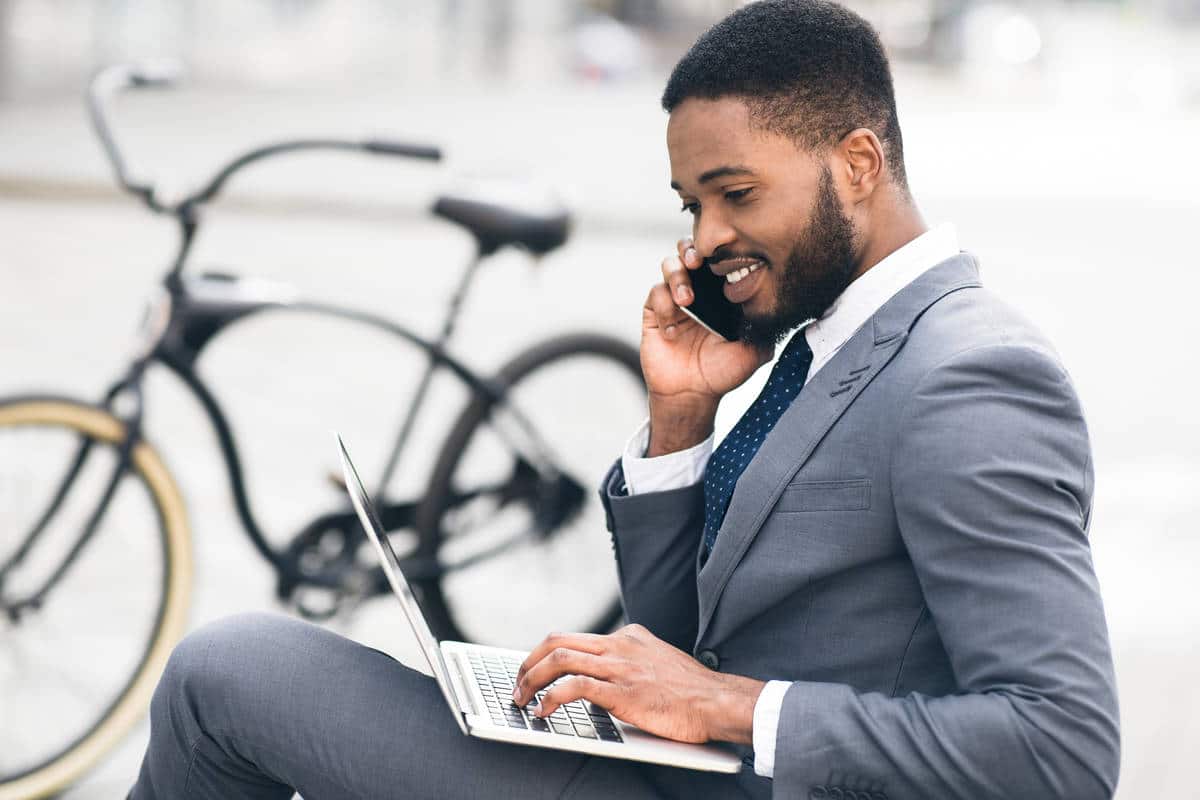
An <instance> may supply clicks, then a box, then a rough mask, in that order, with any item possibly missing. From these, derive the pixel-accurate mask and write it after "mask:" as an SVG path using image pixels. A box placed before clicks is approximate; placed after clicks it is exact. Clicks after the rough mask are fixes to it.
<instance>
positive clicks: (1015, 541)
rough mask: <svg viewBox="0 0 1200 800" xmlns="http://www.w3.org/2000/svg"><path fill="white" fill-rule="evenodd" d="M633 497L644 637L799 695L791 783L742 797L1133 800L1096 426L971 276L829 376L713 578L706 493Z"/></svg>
mask: <svg viewBox="0 0 1200 800" xmlns="http://www.w3.org/2000/svg"><path fill="white" fill-rule="evenodd" d="M621 485H622V476H621V474H620V462H619V461H618V462H617V464H616V465H615V466H614V468H613V470H612V471H611V472H610V473H609V474H608V476H607V477H606V479H605V482H604V486H603V487H602V489H601V496H602V498H603V502H604V503H605V507H606V509H607V510H608V521H609V528H610V530H611V532H612V534H613V544H614V550H615V553H616V558H617V565H618V571H619V574H620V579H621V585H622V594H623V598H624V603H625V609H626V613H627V615H628V618H629V620H630V621H634V622H639V623H641V624H643V625H645V626H646V627H648V628H649V629H650V630H651V631H653V632H654V633H655V634H656V635H658V636H660V637H661V638H663V639H666V640H667V641H669V642H671V643H673V644H675V645H676V646H678V647H681V648H683V649H685V650H688V651H690V652H692V653H693V654H695V655H696V657H697V658H699V659H700V660H701V661H702V662H704V663H705V664H707V665H708V666H710V667H712V668H715V669H721V670H724V671H728V672H731V673H736V674H740V675H748V676H752V677H755V678H759V679H762V680H771V679H780V680H788V681H792V682H793V683H792V686H791V688H790V689H789V690H788V693H787V696H786V698H785V700H784V703H783V709H782V714H781V717H780V721H779V728H778V735H777V738H776V752H775V776H774V780H773V781H768V780H766V779H763V778H759V777H757V776H755V775H754V774H753V772H752V770H750V769H746V770H743V772H742V774H741V776H740V778H739V781H740V785H741V788H742V789H743V790H745V791H746V792H747V793H749V794H750V795H751V796H766V795H769V794H771V793H772V792H773V794H774V796H776V797H812V798H821V797H828V798H835V797H846V798H850V797H853V798H856V800H857V798H871V800H881V798H887V799H888V800H902V799H904V800H907V799H908V798H914V799H915V798H967V799H969V800H982V798H998V797H1004V798H1022V799H1023V800H1033V798H1102V797H1110V796H1111V795H1112V793H1113V791H1114V787H1115V784H1116V780H1117V770H1118V761H1119V737H1118V721H1117V697H1116V688H1115V682H1114V676H1113V669H1112V660H1111V654H1110V651H1109V643H1108V633H1107V629H1106V625H1105V620H1104V611H1103V607H1102V605H1101V601H1100V592H1099V588H1098V586H1097V582H1096V576H1095V572H1094V570H1093V568H1092V560H1091V552H1090V549H1089V546H1088V540H1087V528H1088V518H1089V514H1090V511H1091V506H1092V488H1093V486H1092V461H1091V451H1090V446H1089V443H1088V435H1087V429H1086V426H1085V423H1084V419H1083V414H1082V411H1081V409H1080V405H1079V400H1078V399H1077V397H1076V394H1075V391H1074V388H1073V387H1072V385H1071V382H1070V379H1069V378H1068V376H1067V374H1066V372H1065V371H1064V369H1063V367H1062V365H1061V363H1060V361H1059V359H1058V357H1057V355H1056V354H1055V352H1054V351H1053V349H1052V348H1051V347H1050V345H1049V344H1048V343H1047V342H1046V341H1045V340H1044V339H1043V338H1042V337H1041V335H1039V334H1038V333H1037V331H1035V330H1034V328H1033V327H1032V326H1031V325H1030V324H1029V323H1028V322H1027V321H1025V320H1024V319H1023V318H1022V317H1020V316H1019V315H1017V314H1016V313H1015V312H1013V311H1012V310H1011V309H1009V308H1008V307H1007V306H1005V305H1003V304H1002V303H1001V302H1000V301H999V300H998V299H997V298H996V297H995V296H994V295H992V294H991V293H989V292H988V291H987V290H985V289H984V288H982V286H981V284H980V281H979V272H978V266H977V264H976V262H975V260H974V259H973V258H972V257H971V256H970V255H967V254H965V253H963V254H960V255H959V256H957V257H955V258H952V259H949V260H947V261H945V262H943V263H941V264H939V265H937V266H935V267H934V268H932V269H931V270H929V271H928V272H926V273H925V274H924V275H922V276H921V277H920V278H918V279H917V280H916V281H914V282H913V283H911V284H909V285H908V286H907V287H905V288H904V289H903V290H901V291H900V292H899V293H898V294H897V295H895V296H894V297H893V298H892V299H891V300H889V301H888V302H887V303H886V304H885V305H884V306H883V307H882V308H881V309H880V310H879V311H878V312H876V313H875V315H874V316H873V317H872V318H871V319H870V320H868V321H867V323H866V324H865V325H864V326H863V327H862V328H861V329H860V330H859V331H858V332H857V333H855V335H854V336H853V337H852V338H851V339H850V341H849V342H847V343H846V344H845V345H844V346H843V347H842V349H841V350H840V351H839V352H838V353H837V355H835V356H834V357H833V359H832V360H831V361H829V362H828V363H827V364H826V365H825V366H824V367H823V368H822V369H821V370H820V372H818V373H817V374H816V375H814V376H813V377H812V379H811V381H810V382H809V383H808V384H807V385H806V386H805V387H804V390H803V391H801V393H800V395H799V396H798V397H797V399H796V400H795V402H793V403H792V405H791V407H790V408H789V409H788V410H787V411H786V412H785V413H784V415H783V417H782V418H781V419H780V420H779V422H778V424H777V425H776V427H775V429H774V430H773V431H772V432H771V434H770V435H769V436H768V437H767V439H766V441H765V442H764V443H763V445H762V448H761V449H760V450H759V452H758V454H757V455H756V456H755V458H754V460H753V461H752V462H751V463H750V465H749V467H747V469H746V471H745V472H744V473H743V475H742V477H741V479H740V480H739V481H738V484H737V487H736V490H735V491H734V494H733V498H732V500H731V501H730V505H729V510H728V513H727V514H726V516H725V520H724V523H723V525H722V526H721V530H720V533H719V534H718V536H717V540H716V545H715V547H714V549H713V552H712V555H711V557H710V558H709V559H708V560H707V562H705V563H703V565H701V562H700V561H699V559H698V549H699V548H698V545H699V542H700V540H701V529H702V527H703V488H702V484H696V485H693V486H689V487H686V488H682V489H677V490H673V491H666V492H654V493H649V494H643V495H635V496H622V493H621V491H620V488H621ZM746 756H747V763H751V762H750V759H751V758H752V754H751V753H749V751H748V750H747V752H746ZM838 789H840V790H841V791H840V793H839V792H838V791H837V790H838ZM850 790H855V791H856V792H857V793H856V794H852V793H850Z"/></svg>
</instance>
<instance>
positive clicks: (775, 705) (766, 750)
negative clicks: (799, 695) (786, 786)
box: [752, 681, 792, 778]
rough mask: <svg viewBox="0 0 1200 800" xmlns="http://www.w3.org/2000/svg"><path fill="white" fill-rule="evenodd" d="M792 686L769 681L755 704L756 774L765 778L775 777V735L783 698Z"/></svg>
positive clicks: (777, 729)
mask: <svg viewBox="0 0 1200 800" xmlns="http://www.w3.org/2000/svg"><path fill="white" fill-rule="evenodd" d="M791 686H792V684H790V683H789V682H787V681H767V685H766V686H764V687H763V690H762V691H761V692H759V694H758V700H757V701H756V702H755V703H754V723H753V724H754V730H753V732H752V738H753V740H754V774H755V775H761V776H762V777H764V778H771V777H774V775H775V734H776V733H778V731H779V712H780V711H782V710H783V696H784V695H786V694H787V691H788V689H790V688H791Z"/></svg>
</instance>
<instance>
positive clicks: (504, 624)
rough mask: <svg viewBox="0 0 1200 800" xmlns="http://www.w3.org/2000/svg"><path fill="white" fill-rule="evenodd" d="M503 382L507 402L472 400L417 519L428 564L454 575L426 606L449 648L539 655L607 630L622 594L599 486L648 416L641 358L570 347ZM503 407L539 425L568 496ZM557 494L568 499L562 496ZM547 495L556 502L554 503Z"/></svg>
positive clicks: (595, 340) (611, 346) (556, 343)
mask: <svg viewBox="0 0 1200 800" xmlns="http://www.w3.org/2000/svg"><path fill="white" fill-rule="evenodd" d="M497 380H498V382H499V383H500V384H502V385H505V386H507V391H506V393H505V398H504V402H503V403H502V404H499V405H498V404H497V403H495V402H494V401H492V400H490V399H489V398H487V397H482V396H477V397H475V398H474V399H473V401H472V402H471V403H470V405H469V406H468V407H467V409H466V411H465V412H464V413H463V415H462V416H461V417H460V418H459V420H458V422H457V424H456V425H455V427H454V428H453V430H452V432H451V434H450V436H449V438H448V439H447V440H446V443H445V445H444V446H443V448H442V452H441V454H440V456H439V457H438V460H437V462H436V465H435V467H434V470H433V475H432V478H431V480H430V484H429V489H428V491H427V492H426V495H425V498H424V500H423V501H422V505H421V507H420V509H419V510H418V517H417V519H418V530H419V532H420V536H421V542H420V545H419V547H420V548H421V551H422V552H421V555H423V556H426V557H433V556H434V555H436V558H437V560H438V562H439V563H440V564H441V565H442V566H443V567H444V568H446V569H447V570H448V571H447V572H446V573H445V574H444V575H443V577H442V579H441V580H440V581H433V580H431V581H423V582H419V583H420V585H419V587H418V590H419V592H420V598H421V604H422V607H423V609H424V610H425V613H426V615H427V616H428V618H429V619H430V622H431V625H432V626H433V627H434V628H435V630H436V632H437V633H438V634H439V635H440V636H441V637H442V638H450V639H460V640H465V641H475V642H488V643H495V644H504V645H505V646H508V647H520V646H526V647H531V646H533V645H534V644H536V643H537V642H538V641H539V640H540V639H541V638H542V637H543V636H545V634H547V633H548V632H550V631H551V630H564V631H566V630H574V631H607V630H611V629H612V628H613V627H614V626H615V625H616V624H617V623H618V622H619V620H620V617H621V606H620V599H619V598H620V595H619V589H618V584H617V576H616V565H615V563H614V561H613V554H612V546H611V542H610V539H609V534H608V532H607V531H606V530H605V525H604V510H603V507H602V506H601V504H600V499H599V495H598V493H597V487H598V486H599V484H600V479H601V477H602V476H603V474H604V472H605V471H606V470H607V469H608V467H609V466H610V465H611V464H612V462H613V460H614V459H615V458H616V457H617V455H618V454H619V453H620V451H621V448H622V447H623V446H624V444H625V442H626V440H627V439H628V438H629V436H630V434H631V433H632V432H633V431H634V429H635V428H636V427H637V425H638V424H639V423H640V422H641V421H642V420H643V419H644V418H645V415H646V388H645V382H644V380H643V378H642V370H641V362H640V359H639V356H638V351H637V350H636V349H635V348H633V347H630V346H629V345H627V344H625V343H624V342H621V341H619V340H616V339H612V338H609V337H606V336H598V335H591V334H576V335H571V336H564V337H561V338H557V339H554V340H551V341H549V342H546V343H544V344H541V345H538V346H535V347H533V348H531V349H530V350H528V351H526V352H525V353H523V354H521V355H520V356H518V357H517V358H515V359H514V360H513V361H511V362H510V363H509V364H507V365H506V366H504V367H503V368H502V369H501V370H500V372H499V374H498V376H497ZM505 407H509V408H515V409H516V410H517V411H519V413H520V414H521V415H522V416H523V417H524V418H525V419H526V420H528V421H529V422H530V423H532V426H533V427H534V428H535V429H536V435H537V438H538V440H539V441H540V442H541V445H542V446H544V447H545V448H546V449H547V450H548V451H549V453H550V454H552V456H553V459H554V463H555V466H556V467H557V468H558V469H559V470H560V471H561V472H562V481H561V482H560V484H553V483H552V484H550V485H549V486H547V485H546V484H545V483H544V482H539V480H538V476H537V475H536V474H533V472H532V469H533V467H532V465H531V464H529V463H528V462H527V461H526V460H525V459H523V458H522V457H521V455H520V454H519V453H518V452H516V450H515V449H514V447H513V446H512V438H513V437H512V436H511V435H509V436H506V435H504V429H505V427H506V426H504V425H503V424H502V423H503V419H502V418H503V417H505ZM563 484H566V485H569V487H570V488H569V489H568V490H567V491H566V492H565V493H564V492H556V491H554V489H555V486H556V485H563ZM547 489H550V490H551V491H550V492H549V494H551V495H554V494H557V495H558V496H557V497H556V498H551V499H547V491H546V490H547ZM564 496H565V500H564ZM564 502H565V504H566V505H567V506H569V508H559V509H558V510H557V511H556V510H554V509H547V508H546V505H547V504H549V503H557V504H558V505H559V506H562V505H563V504H564ZM547 511H549V513H550V514H551V516H552V519H551V520H550V521H549V522H548V523H547V522H546V518H545V514H546V513H547ZM559 511H566V512H567V513H565V514H562V515H561V516H557V517H556V516H554V515H555V514H556V513H558V512H559ZM539 526H540V527H539ZM531 529H532V530H535V532H534V533H533V534H530V535H522V532H527V531H530V530H531Z"/></svg>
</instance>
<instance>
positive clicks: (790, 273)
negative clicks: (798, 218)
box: [738, 167, 857, 349]
mask: <svg viewBox="0 0 1200 800" xmlns="http://www.w3.org/2000/svg"><path fill="white" fill-rule="evenodd" d="M856 267H857V264H856V263H855V257H854V223H853V221H852V220H850V219H849V218H848V217H846V216H845V215H844V214H843V213H842V207H841V204H840V203H839V202H838V197H837V192H836V191H835V190H834V188H833V175H832V173H831V172H830V171H829V168H828V167H826V168H825V170H824V171H823V172H822V174H821V180H820V184H819V185H818V187H817V200H816V205H815V206H814V207H813V210H812V214H811V215H810V216H809V219H808V226H807V227H806V228H805V229H804V230H803V231H801V232H800V235H799V236H798V237H797V239H796V243H795V244H794V245H792V250H791V252H790V253H789V254H788V259H787V263H786V264H785V265H784V268H783V271H782V272H781V273H780V276H779V289H778V292H777V297H776V302H777V305H776V308H775V309H774V310H773V311H771V313H770V314H767V315H763V316H751V315H749V314H746V316H745V317H744V318H743V319H742V327H741V330H740V331H739V333H738V339H739V340H741V341H743V342H746V343H747V344H750V345H753V346H754V347H756V348H758V349H767V348H769V347H774V346H775V345H776V344H778V343H779V342H780V340H782V339H783V337H784V336H785V335H787V333H788V332H789V331H791V330H792V329H793V328H795V327H796V326H798V325H800V324H801V323H803V322H807V321H808V320H810V319H819V318H820V317H821V316H822V315H823V314H824V313H825V312H826V311H828V310H829V307H830V306H831V305H833V301H834V300H836V299H837V298H838V296H839V295H841V293H842V292H844V291H845V290H846V287H847V286H849V285H850V284H851V282H852V281H853V278H854V272H855V269H856Z"/></svg>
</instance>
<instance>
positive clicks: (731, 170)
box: [671, 165, 754, 192]
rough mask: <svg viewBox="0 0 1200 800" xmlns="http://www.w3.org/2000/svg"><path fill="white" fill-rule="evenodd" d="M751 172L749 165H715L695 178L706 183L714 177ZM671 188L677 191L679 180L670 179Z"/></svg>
mask: <svg viewBox="0 0 1200 800" xmlns="http://www.w3.org/2000/svg"><path fill="white" fill-rule="evenodd" d="M753 174H754V170H752V169H750V168H749V167H743V166H741V165H735V166H730V167H717V168H716V169H710V170H709V171H708V172H704V173H701V175H700V177H699V178H698V179H697V183H701V184H704V183H708V182H709V181H711V180H714V179H716V178H728V177H729V176H731V175H753ZM671 188H672V189H674V190H675V191H677V192H678V191H679V190H680V189H681V188H682V187H681V186H680V185H679V181H671Z"/></svg>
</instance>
